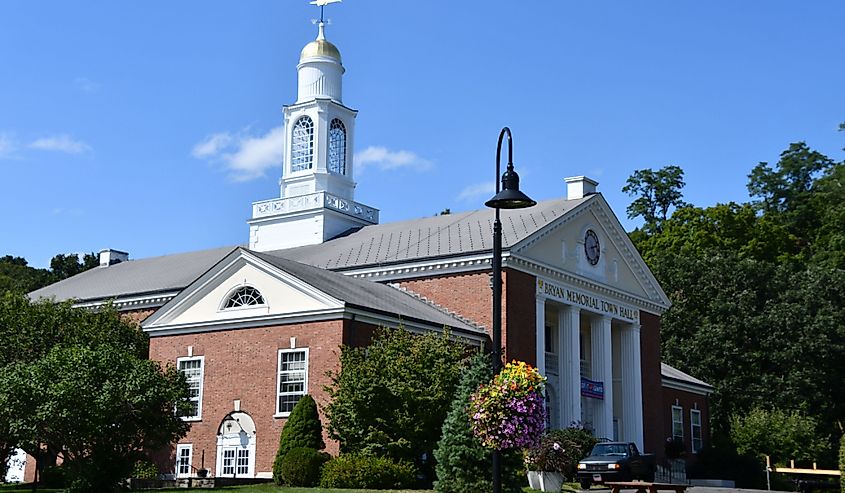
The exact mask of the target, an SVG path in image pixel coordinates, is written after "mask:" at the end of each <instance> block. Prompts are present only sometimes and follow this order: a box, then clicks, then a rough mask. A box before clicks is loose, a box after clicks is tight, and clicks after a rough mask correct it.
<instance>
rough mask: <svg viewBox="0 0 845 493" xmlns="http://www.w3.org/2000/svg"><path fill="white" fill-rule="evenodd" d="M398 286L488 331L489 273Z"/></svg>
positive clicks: (490, 321) (490, 307) (490, 316)
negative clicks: (458, 314)
mask: <svg viewBox="0 0 845 493" xmlns="http://www.w3.org/2000/svg"><path fill="white" fill-rule="evenodd" d="M399 285H400V286H401V287H403V288H405V289H407V290H409V291H413V292H414V293H417V294H419V295H421V296H425V297H426V298H427V299H428V300H430V301H433V302H435V303H437V304H438V305H441V306H443V307H445V308H447V309H449V310H452V311H453V312H455V313H460V314H461V315H462V316H464V317H466V318H468V319H470V320H472V321H473V322H475V323H476V324H479V325H483V326H484V327H488V328H489V327H491V326H492V324H493V293H492V291H491V290H490V273H489V271H482V272H471V273H466V274H452V275H446V276H443V277H425V278H419V279H410V280H404V281H400V282H399ZM503 292H504V290H503ZM502 298H503V299H504V296H503V297H502ZM502 319H503V320H504V314H503V315H502Z"/></svg>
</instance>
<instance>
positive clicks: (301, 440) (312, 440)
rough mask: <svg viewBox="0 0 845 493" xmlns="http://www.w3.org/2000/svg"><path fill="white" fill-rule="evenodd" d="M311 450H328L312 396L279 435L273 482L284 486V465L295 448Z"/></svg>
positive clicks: (302, 402) (296, 408)
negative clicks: (289, 453) (288, 454)
mask: <svg viewBox="0 0 845 493" xmlns="http://www.w3.org/2000/svg"><path fill="white" fill-rule="evenodd" d="M301 447H305V448H310V449H314V450H322V449H324V448H326V444H325V442H323V424H322V423H321V422H320V415H319V414H318V413H317V403H316V402H314V398H313V397H311V396H310V395H304V396H302V398H301V399H299V402H297V403H296V406H294V407H293V410H292V411H291V413H290V416H288V420H287V422H286V423H285V426H284V428H282V433H281V434H280V435H279V450H278V451H277V452H276V458H275V460H274V461H273V481H275V482H276V484H278V485H281V484H283V481H284V480H283V475H282V463H283V461H284V459H285V455H287V453H288V452H289V451H290V450H292V449H295V448H301Z"/></svg>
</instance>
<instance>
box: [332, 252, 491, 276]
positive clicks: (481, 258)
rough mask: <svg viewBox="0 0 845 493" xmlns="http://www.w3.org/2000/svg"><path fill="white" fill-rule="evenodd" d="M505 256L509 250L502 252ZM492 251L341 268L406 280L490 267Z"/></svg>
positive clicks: (348, 272)
mask: <svg viewBox="0 0 845 493" xmlns="http://www.w3.org/2000/svg"><path fill="white" fill-rule="evenodd" d="M502 255H503V257H502V258H505V257H507V255H508V252H502ZM492 256H493V254H492V253H491V252H485V253H479V254H470V255H464V256H459V257H454V256H453V257H441V258H438V259H433V260H432V259H425V260H417V261H412V262H399V263H397V264H395V265H393V266H387V267H385V266H382V265H380V266H376V267H364V268H357V269H356V268H349V269H340V270H337V271H335V272H340V273H341V274H345V275H347V276H352V277H358V278H363V279H370V278H377V279H376V280H379V281H382V280H384V281H391V280H406V279H416V278H421V277H432V276H442V275H443V274H459V273H465V272H472V271H483V270H487V269H490V259H491V258H492Z"/></svg>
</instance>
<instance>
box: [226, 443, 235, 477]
mask: <svg viewBox="0 0 845 493" xmlns="http://www.w3.org/2000/svg"><path fill="white" fill-rule="evenodd" d="M235 451H236V449H235V448H234V447H229V448H225V449H223V476H232V475H234V474H235Z"/></svg>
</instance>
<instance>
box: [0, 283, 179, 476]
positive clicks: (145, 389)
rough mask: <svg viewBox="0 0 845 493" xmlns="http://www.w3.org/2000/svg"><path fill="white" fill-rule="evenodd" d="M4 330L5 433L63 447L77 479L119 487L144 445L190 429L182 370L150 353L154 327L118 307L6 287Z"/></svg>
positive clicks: (0, 322) (0, 431)
mask: <svg viewBox="0 0 845 493" xmlns="http://www.w3.org/2000/svg"><path fill="white" fill-rule="evenodd" d="M0 338H2V340H3V341H4V345H3V346H2V348H0V441H2V442H5V443H7V444H14V445H17V446H19V447H21V448H23V449H24V450H26V451H27V452H29V453H30V454H34V452H35V450H36V448H37V447H38V446H39V444H43V445H45V446H46V449H47V450H48V451H59V450H61V451H62V455H63V457H64V463H63V465H62V469H63V470H65V471H66V473H67V476H68V478H69V487H70V488H71V489H77V490H80V491H85V490H87V491H109V490H111V489H114V488H115V487H117V485H118V484H119V483H120V481H121V480H122V479H124V478H126V477H129V475H130V474H131V472H132V467H133V464H134V463H135V461H136V460H138V459H139V458H141V457H142V454H141V451H142V450H144V449H147V450H149V449H156V448H160V447H164V446H166V445H168V444H170V443H171V442H172V441H174V440H177V439H178V438H180V437H182V436H184V435H185V433H187V430H188V427H189V424H188V423H186V422H184V421H182V420H181V419H179V418H178V417H176V416H175V415H174V412H173V410H174V408H176V409H177V410H181V409H182V408H184V407H186V406H188V405H189V404H188V403H187V402H186V400H185V399H186V398H187V395H188V388H187V384H186V382H185V379H184V377H183V376H182V375H181V374H180V373H179V372H178V371H176V369H175V368H173V367H172V366H171V367H167V368H164V369H163V368H161V367H160V366H159V365H158V363H156V362H153V361H149V360H147V359H146V355H147V348H148V342H147V338H146V336H145V335H144V334H143V333H142V332H141V331H140V329H139V328H138V327H137V325H135V324H133V323H131V322H128V321H126V320H125V319H122V318H121V317H120V316H119V315H118V314H117V313H116V312H115V311H114V310H112V309H108V308H107V309H103V310H102V311H99V312H94V311H87V310H82V309H73V308H71V307H70V305H69V304H58V305H56V304H52V303H32V304H30V303H29V301H28V300H27V299H26V298H25V297H24V296H22V295H15V294H11V293H7V294H5V295H3V296H2V297H0Z"/></svg>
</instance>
